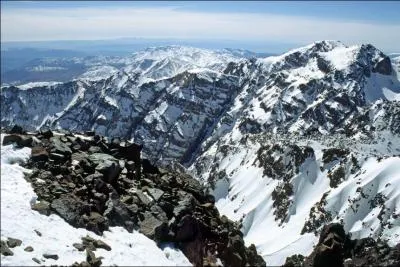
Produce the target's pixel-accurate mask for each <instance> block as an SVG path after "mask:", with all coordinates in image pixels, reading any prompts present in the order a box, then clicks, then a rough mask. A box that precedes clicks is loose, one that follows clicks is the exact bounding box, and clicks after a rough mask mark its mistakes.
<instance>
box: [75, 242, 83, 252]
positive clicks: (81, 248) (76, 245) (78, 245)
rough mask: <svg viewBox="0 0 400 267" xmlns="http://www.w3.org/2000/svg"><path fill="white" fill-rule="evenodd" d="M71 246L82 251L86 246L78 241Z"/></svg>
mask: <svg viewBox="0 0 400 267" xmlns="http://www.w3.org/2000/svg"><path fill="white" fill-rule="evenodd" d="M72 246H73V247H74V248H76V249H77V250H79V251H84V250H85V248H86V246H85V245H83V244H80V243H73V244H72Z"/></svg>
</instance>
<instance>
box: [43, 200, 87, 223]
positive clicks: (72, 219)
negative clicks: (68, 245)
mask: <svg viewBox="0 0 400 267" xmlns="http://www.w3.org/2000/svg"><path fill="white" fill-rule="evenodd" d="M82 207H83V203H82V202H81V201H79V200H77V199H76V198H74V197H72V196H70V195H62V196H61V197H60V198H58V199H55V200H54V201H53V202H52V203H51V204H50V208H51V210H52V211H54V212H56V213H57V214H58V215H60V216H61V217H62V218H63V219H64V220H65V221H67V222H68V223H69V224H71V225H73V226H81V224H80V218H81V214H82V210H81V208H82Z"/></svg>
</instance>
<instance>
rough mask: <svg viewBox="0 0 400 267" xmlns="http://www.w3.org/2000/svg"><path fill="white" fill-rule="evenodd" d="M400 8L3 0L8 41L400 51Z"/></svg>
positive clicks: (374, 4) (387, 5)
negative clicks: (332, 45)
mask: <svg viewBox="0 0 400 267" xmlns="http://www.w3.org/2000/svg"><path fill="white" fill-rule="evenodd" d="M399 13H400V2H397V1H387V2H386V1H362V2H360V1H359V2H357V1H354V2H349V1H332V2H329V1H324V2H318V1H309V2H299V1H243V2H241V1H200V2H196V1H184V2H181V1H160V2H159V1H153V2H147V1H139V2H134V1H121V2H116V1H90V2H84V1H79V2H78V1H66V2H62V1H21V2H14V1H12V2H11V1H1V42H2V43H4V42H11V41H56V40H103V39H116V38H150V39H151V38H166V39H176V40H177V42H179V41H180V40H191V39H196V40H203V41H207V40H210V41H214V42H215V41H227V40H229V41H231V42H232V43H233V44H234V43H235V42H237V43H238V44H240V45H245V46H246V45H247V46H248V47H251V44H253V47H256V44H257V45H258V46H260V44H265V45H267V44H275V45H277V46H279V45H286V46H288V45H289V46H294V47H296V46H300V45H306V44H309V43H312V42H314V41H318V40H339V41H342V42H343V43H345V44H348V45H353V44H361V43H372V44H373V45H375V46H377V47H378V48H379V49H382V50H384V51H386V52H399V51H400V49H399V48H400V47H399V45H398V44H399V43H400V34H399V33H400V16H399V15H398V14H399ZM232 46H233V47H235V48H248V47H236V46H235V45H232ZM260 49H261V48H260V47H258V48H257V50H260Z"/></svg>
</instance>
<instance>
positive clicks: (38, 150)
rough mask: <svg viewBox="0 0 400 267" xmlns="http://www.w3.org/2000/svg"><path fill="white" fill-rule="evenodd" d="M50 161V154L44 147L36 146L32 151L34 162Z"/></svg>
mask: <svg viewBox="0 0 400 267" xmlns="http://www.w3.org/2000/svg"><path fill="white" fill-rule="evenodd" d="M48 159H49V153H48V152H47V150H46V149H45V148H44V147H42V146H35V147H33V148H32V150H31V160H32V161H35V162H36V161H47V160H48Z"/></svg>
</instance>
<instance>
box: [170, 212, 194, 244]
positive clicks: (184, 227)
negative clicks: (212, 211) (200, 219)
mask: <svg viewBox="0 0 400 267" xmlns="http://www.w3.org/2000/svg"><path fill="white" fill-rule="evenodd" d="M199 231H200V230H199V225H198V223H197V220H196V219H194V218H193V217H192V216H190V215H185V216H183V218H182V219H181V220H180V222H179V224H178V226H177V230H176V235H175V240H176V241H178V242H189V241H193V240H194V239H195V238H196V237H197V235H198V234H199Z"/></svg>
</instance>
